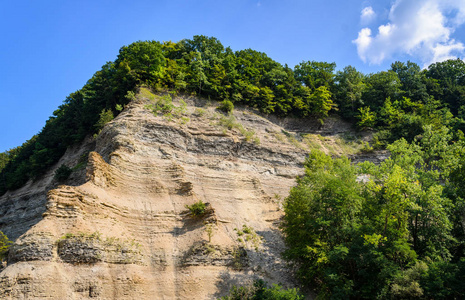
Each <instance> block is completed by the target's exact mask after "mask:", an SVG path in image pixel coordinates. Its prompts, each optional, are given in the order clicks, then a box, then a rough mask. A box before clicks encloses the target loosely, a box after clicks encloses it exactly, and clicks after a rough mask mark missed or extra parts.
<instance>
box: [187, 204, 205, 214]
mask: <svg viewBox="0 0 465 300" xmlns="http://www.w3.org/2000/svg"><path fill="white" fill-rule="evenodd" d="M205 207H206V203H203V202H202V200H199V201H197V202H195V203H194V204H192V205H186V208H187V209H188V210H189V212H190V214H191V216H193V217H194V218H195V217H200V216H203V215H204V214H205Z"/></svg>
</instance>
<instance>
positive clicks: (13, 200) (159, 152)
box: [0, 98, 334, 299]
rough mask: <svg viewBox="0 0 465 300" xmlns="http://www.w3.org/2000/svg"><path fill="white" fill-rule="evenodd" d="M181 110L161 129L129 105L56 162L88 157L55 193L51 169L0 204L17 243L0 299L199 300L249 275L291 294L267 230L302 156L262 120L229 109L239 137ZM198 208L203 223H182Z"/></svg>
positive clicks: (212, 114) (198, 110) (161, 119)
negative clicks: (202, 213) (281, 286)
mask: <svg viewBox="0 0 465 300" xmlns="http://www.w3.org/2000/svg"><path fill="white" fill-rule="evenodd" d="M185 100H186V102H187V104H188V105H187V114H186V116H184V119H182V120H181V119H175V120H169V118H168V117H167V116H162V115H158V116H155V115H154V114H152V113H151V112H150V111H149V110H147V109H146V108H144V106H145V105H146V104H147V100H144V99H141V98H139V99H138V101H136V102H133V103H132V104H130V105H129V107H127V108H126V109H125V111H124V112H123V113H122V114H120V115H119V116H118V117H117V118H116V119H115V120H113V121H112V122H110V123H109V124H107V125H106V126H105V128H104V129H103V131H102V132H101V134H100V135H99V136H98V138H97V140H96V144H95V145H94V144H92V143H91V142H88V143H87V144H86V145H87V146H86V147H87V148H86V147H84V148H83V149H81V150H79V149H74V150H73V151H71V150H70V151H68V153H67V155H65V156H64V158H62V161H61V162H60V163H59V164H57V167H58V166H59V165H60V164H61V163H67V164H68V165H69V166H73V163H74V164H75V163H76V162H77V161H78V160H79V158H80V157H82V156H83V153H84V154H85V153H88V152H89V150H94V151H92V152H90V153H89V154H88V155H87V157H88V162H87V167H86V169H85V171H84V170H82V171H80V173H76V174H74V175H73V176H74V177H73V178H72V180H70V181H68V182H67V184H66V185H61V186H58V185H57V183H55V182H54V181H53V170H51V171H50V173H49V174H48V175H47V176H46V177H44V179H43V180H42V181H41V182H36V183H30V184H29V185H28V187H25V188H23V189H21V190H19V191H16V192H9V193H8V194H7V195H5V196H3V197H1V198H0V225H1V226H0V230H3V231H5V232H6V233H7V234H9V235H10V237H12V238H13V239H16V242H15V245H14V246H13V247H12V248H11V251H10V254H9V265H8V266H7V267H6V268H5V269H4V270H3V271H2V272H1V273H0V298H2V299H34V298H39V299H40V298H48V297H52V298H55V299H92V298H96V299H210V298H216V297H218V296H221V295H224V294H225V293H226V292H227V291H228V289H229V288H230V287H231V285H232V284H240V283H243V282H245V281H250V280H253V279H254V278H257V277H260V278H263V279H265V280H267V281H269V282H270V283H281V284H284V285H287V286H292V285H293V284H294V281H293V277H292V273H291V271H290V270H289V269H287V268H286V264H285V263H284V262H283V260H282V259H281V257H280V254H281V252H282V251H283V250H284V244H283V240H282V237H281V234H280V231H279V229H278V226H279V222H280V218H281V217H282V215H283V212H282V210H281V203H282V200H283V199H284V198H285V197H286V196H287V194H288V192H289V189H290V188H291V187H292V186H293V185H294V184H295V177H296V176H298V175H301V174H303V168H302V166H303V162H304V159H305V157H306V154H307V152H308V151H307V150H305V149H302V147H297V146H295V145H293V144H292V143H290V142H288V141H283V140H281V139H279V138H277V137H278V134H281V132H283V128H281V127H279V126H278V125H277V124H275V123H272V122H270V121H269V120H267V119H265V118H263V117H260V116H257V115H255V114H253V113H250V112H248V111H246V110H244V111H242V110H239V109H237V110H236V111H235V115H234V116H235V120H234V122H236V124H241V126H242V129H241V128H240V127H239V126H235V127H233V129H228V128H227V127H225V126H223V125H220V123H221V119H222V118H226V117H225V116H222V115H220V114H218V113H217V112H216V111H215V109H214V108H213V107H205V106H204V107H198V104H199V100H195V99H185ZM175 102H176V101H175ZM196 104H197V107H196V106H195V105H196ZM187 118H189V119H187ZM186 120H187V121H186ZM333 123H334V122H333ZM333 123H331V122H329V125H330V126H334V124H333ZM234 128H235V129H234ZM252 130H253V131H254V133H251V131H252ZM247 134H248V137H247ZM251 135H252V136H253V138H252V139H251V138H250V136H251ZM89 145H92V146H89ZM27 188H29V189H30V190H29V192H28V190H27ZM21 193H22V194H23V196H21ZM28 193H29V194H28ZM24 195H26V196H24ZM199 200H201V201H203V202H204V203H209V207H208V210H207V211H208V213H207V214H206V215H205V216H201V217H200V218H192V216H190V215H189V213H188V212H187V210H186V205H192V204H193V203H196V202H198V201H199ZM8 203H9V204H8ZM6 204H7V205H6ZM21 207H24V214H21V213H20V212H21ZM15 224H16V225H15ZM15 226H16V228H17V229H15ZM244 228H247V230H244ZM19 234H21V237H19V238H18V236H19Z"/></svg>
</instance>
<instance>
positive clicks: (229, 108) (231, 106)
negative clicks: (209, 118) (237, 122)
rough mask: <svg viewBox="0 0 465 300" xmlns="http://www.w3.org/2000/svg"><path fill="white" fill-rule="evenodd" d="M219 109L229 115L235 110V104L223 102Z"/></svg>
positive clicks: (227, 101)
mask: <svg viewBox="0 0 465 300" xmlns="http://www.w3.org/2000/svg"><path fill="white" fill-rule="evenodd" d="M217 109H218V110H221V111H222V112H224V113H227V114H229V113H231V112H232V111H233V110H234V104H233V103H232V102H231V101H229V100H223V101H222V102H220V105H219V106H218V107H217Z"/></svg>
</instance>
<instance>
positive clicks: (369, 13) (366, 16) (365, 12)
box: [360, 6, 376, 25]
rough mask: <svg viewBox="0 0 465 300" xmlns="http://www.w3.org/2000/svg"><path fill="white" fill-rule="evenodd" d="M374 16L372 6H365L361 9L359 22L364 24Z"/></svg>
mask: <svg viewBox="0 0 465 300" xmlns="http://www.w3.org/2000/svg"><path fill="white" fill-rule="evenodd" d="M375 18H376V13H375V11H374V10H373V7H371V6H367V7H365V8H364V9H362V13H361V14H360V22H361V23H362V24H364V25H366V24H368V23H370V22H371V21H373V20H374V19H375Z"/></svg>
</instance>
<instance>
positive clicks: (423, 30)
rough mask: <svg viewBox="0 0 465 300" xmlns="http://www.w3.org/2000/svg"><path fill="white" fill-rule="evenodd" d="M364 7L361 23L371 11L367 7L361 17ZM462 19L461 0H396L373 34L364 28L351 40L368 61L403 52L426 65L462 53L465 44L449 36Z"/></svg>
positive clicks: (464, 12) (464, 16)
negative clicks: (382, 23)
mask: <svg viewBox="0 0 465 300" xmlns="http://www.w3.org/2000/svg"><path fill="white" fill-rule="evenodd" d="M364 11H365V9H364V10H362V15H361V22H362V23H363V22H364V21H366V20H367V19H366V18H367V16H368V15H370V14H371V13H370V12H369V10H367V12H366V15H365V17H364ZM373 14H374V12H373ZM464 23H465V1H464V0H396V1H395V3H394V4H393V5H392V7H391V9H390V12H389V22H388V23H386V24H384V25H381V26H379V27H378V28H377V32H376V33H375V34H373V33H372V31H371V29H369V28H363V29H362V30H360V32H359V33H358V38H357V39H355V40H354V41H353V42H354V43H355V44H356V45H357V51H358V55H359V57H360V58H361V59H362V60H363V61H364V62H368V63H370V64H380V63H381V62H383V61H384V59H387V58H390V57H392V56H393V55H394V54H404V53H406V54H409V55H411V56H415V57H417V58H419V59H420V60H422V61H423V63H424V64H425V65H428V64H430V63H433V62H437V61H443V60H446V59H449V58H455V57H457V56H458V55H463V54H464V53H465V46H464V44H463V43H462V42H460V41H457V40H455V39H453V38H452V37H451V36H452V34H453V33H454V31H455V29H457V28H458V27H459V26H461V25H463V24H464Z"/></svg>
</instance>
